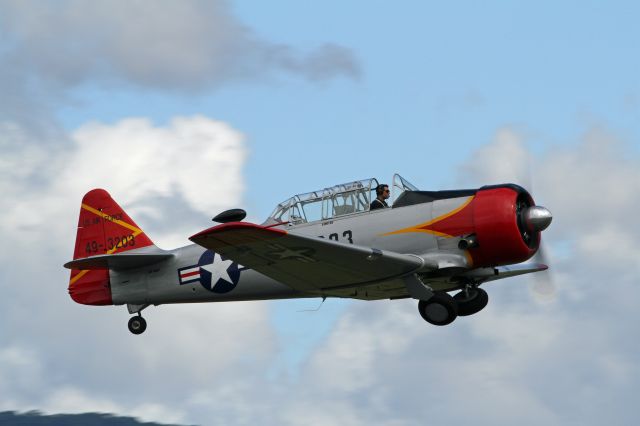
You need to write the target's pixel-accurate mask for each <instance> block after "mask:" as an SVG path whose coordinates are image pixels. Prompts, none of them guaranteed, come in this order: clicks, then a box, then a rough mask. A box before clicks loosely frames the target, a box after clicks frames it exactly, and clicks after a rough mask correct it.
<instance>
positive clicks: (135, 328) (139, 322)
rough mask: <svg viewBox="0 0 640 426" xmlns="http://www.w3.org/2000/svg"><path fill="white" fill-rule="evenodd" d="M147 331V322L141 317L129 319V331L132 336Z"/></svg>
mask: <svg viewBox="0 0 640 426" xmlns="http://www.w3.org/2000/svg"><path fill="white" fill-rule="evenodd" d="M146 329H147V321H146V320H145V319H144V318H142V317H141V316H135V317H131V318H130V319H129V331H130V332H132V333H133V334H142V333H144V331H145V330H146Z"/></svg>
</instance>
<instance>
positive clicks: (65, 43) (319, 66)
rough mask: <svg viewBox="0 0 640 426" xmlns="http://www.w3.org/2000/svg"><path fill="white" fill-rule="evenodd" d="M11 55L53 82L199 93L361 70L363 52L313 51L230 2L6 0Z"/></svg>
mask: <svg viewBox="0 0 640 426" xmlns="http://www.w3.org/2000/svg"><path fill="white" fill-rule="evenodd" d="M1 7H2V11H3V13H2V16H0V33H4V35H5V38H6V39H7V40H9V42H8V45H7V44H5V50H6V51H5V53H4V57H5V61H7V62H8V63H9V64H11V65H12V66H14V67H18V69H24V70H28V71H29V72H32V73H33V75H34V76H36V77H37V79H39V80H40V81H42V82H44V83H45V84H50V85H55V86H58V87H63V88H68V87H74V86H78V85H80V84H82V83H85V82H87V81H90V82H91V81H98V82H101V83H104V84H111V83H114V82H116V81H120V82H124V83H127V84H129V83H130V84H134V85H136V86H140V87H147V88H152V89H179V90H188V91H196V90H201V89H205V88H212V87H217V86H219V85H220V84H222V83H228V82H233V81H243V80H245V81H246V80H263V79H265V78H268V76H269V74H277V73H279V72H287V73H290V74H294V75H298V76H301V77H302V78H306V79H309V80H327V79H331V78H335V77H339V76H344V77H347V78H358V77H359V75H360V69H359V65H358V63H357V60H356V59H355V56H354V54H353V53H352V52H351V51H350V50H349V49H347V48H345V47H343V46H340V45H338V44H335V43H327V44H324V45H321V46H319V47H318V48H316V49H314V50H311V51H310V52H308V53H306V54H304V53H300V52H299V51H297V49H295V48H294V47H292V46H288V45H283V44H278V43H272V42H270V41H267V40H264V39H262V38H260V37H259V36H258V35H257V34H256V33H255V32H254V31H253V30H252V29H251V28H249V27H247V26H246V25H244V24H242V23H241V22H239V21H238V20H237V18H235V17H234V16H233V14H232V12H231V10H230V7H229V4H228V3H227V2H226V1H222V0H216V1H198V0H194V1H172V0H164V1H160V2H151V1H135V2H112V1H106V0H100V1H95V2H91V3H90V4H89V3H87V2H83V1H79V0H65V1H61V2H56V3H41V2H37V1H12V0H3V1H2V2H1Z"/></svg>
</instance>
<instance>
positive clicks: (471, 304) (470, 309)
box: [453, 288, 489, 317]
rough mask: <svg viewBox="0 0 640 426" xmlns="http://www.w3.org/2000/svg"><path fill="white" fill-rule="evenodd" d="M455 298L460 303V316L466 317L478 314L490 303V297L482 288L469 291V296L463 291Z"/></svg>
mask: <svg viewBox="0 0 640 426" xmlns="http://www.w3.org/2000/svg"><path fill="white" fill-rule="evenodd" d="M453 298H454V299H455V300H456V302H458V315H460V316H461V317H466V316H468V315H473V314H477V313H478V312H480V311H481V310H483V309H484V307H485V306H487V303H489V295H488V294H487V292H486V291H484V290H483V289H481V288H475V289H471V290H469V294H468V295H467V293H466V292H465V291H464V290H463V291H461V292H460V293H457V294H456V295H455V296H453Z"/></svg>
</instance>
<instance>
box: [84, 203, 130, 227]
mask: <svg viewBox="0 0 640 426" xmlns="http://www.w3.org/2000/svg"><path fill="white" fill-rule="evenodd" d="M82 208H83V209H85V210H87V211H90V212H91V213H93V214H96V215H98V216H100V217H101V218H103V219H105V220H109V221H111V222H113V223H117V224H118V225H120V226H124V227H125V228H127V229H130V230H132V231H133V232H138V234H141V233H142V229H139V228H136V227H135V226H133V225H129V224H128V223H127V222H123V221H121V220H118V219H114V218H112V217H111V216H109V215H108V214H104V213H102V212H101V211H100V210H98V209H94V208H93V207H91V206H88V205H86V204H82Z"/></svg>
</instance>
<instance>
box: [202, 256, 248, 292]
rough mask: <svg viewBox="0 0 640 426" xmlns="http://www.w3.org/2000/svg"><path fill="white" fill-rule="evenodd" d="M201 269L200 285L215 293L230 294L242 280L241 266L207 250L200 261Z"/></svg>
mask: <svg viewBox="0 0 640 426" xmlns="http://www.w3.org/2000/svg"><path fill="white" fill-rule="evenodd" d="M198 266H199V267H200V284H202V287H204V288H206V289H207V290H209V291H212V292H214V293H228V292H230V291H231V290H233V289H234V288H235V287H236V285H238V281H239V280H240V266H239V265H238V264H237V263H236V262H234V261H232V260H231V259H227V258H225V257H223V256H221V255H220V254H218V253H215V252H213V251H211V250H207V251H205V252H204V253H202V256H200V260H199V261H198Z"/></svg>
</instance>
